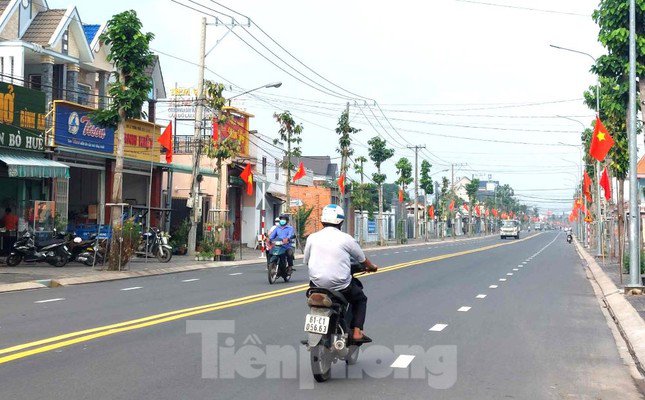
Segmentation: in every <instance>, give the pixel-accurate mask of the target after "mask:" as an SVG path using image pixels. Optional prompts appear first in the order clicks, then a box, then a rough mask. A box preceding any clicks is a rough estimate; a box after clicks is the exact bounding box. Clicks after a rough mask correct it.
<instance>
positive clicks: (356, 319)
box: [309, 278, 367, 334]
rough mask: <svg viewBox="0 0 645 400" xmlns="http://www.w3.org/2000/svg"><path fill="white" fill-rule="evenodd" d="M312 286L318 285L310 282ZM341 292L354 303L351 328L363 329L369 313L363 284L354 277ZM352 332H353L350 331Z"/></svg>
mask: <svg viewBox="0 0 645 400" xmlns="http://www.w3.org/2000/svg"><path fill="white" fill-rule="evenodd" d="M309 285H310V286H311V287H316V285H314V284H313V282H310V283H309ZM339 292H340V293H341V294H342V295H343V296H344V297H345V299H346V300H347V302H348V303H349V304H351V305H352V321H351V322H350V328H352V329H353V328H358V329H360V330H363V325H365V316H366V315H367V296H365V293H363V284H362V283H361V281H359V280H358V279H356V278H352V281H351V283H350V284H349V286H347V287H346V288H345V289H343V290H339ZM350 334H351V333H350Z"/></svg>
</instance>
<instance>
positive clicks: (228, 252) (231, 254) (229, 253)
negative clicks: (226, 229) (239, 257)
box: [220, 242, 235, 261]
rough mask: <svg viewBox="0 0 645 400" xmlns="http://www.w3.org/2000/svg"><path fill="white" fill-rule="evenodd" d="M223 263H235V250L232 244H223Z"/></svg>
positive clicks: (221, 257)
mask: <svg viewBox="0 0 645 400" xmlns="http://www.w3.org/2000/svg"><path fill="white" fill-rule="evenodd" d="M220 260H221V261H235V249H234V248H233V245H232V244H231V243H230V242H226V243H223V247H222V255H221V256H220Z"/></svg>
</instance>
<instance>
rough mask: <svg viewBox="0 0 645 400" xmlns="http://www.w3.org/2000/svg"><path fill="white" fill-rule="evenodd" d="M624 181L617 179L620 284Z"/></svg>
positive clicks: (621, 276)
mask: <svg viewBox="0 0 645 400" xmlns="http://www.w3.org/2000/svg"><path fill="white" fill-rule="evenodd" d="M624 196H625V181H624V180H623V179H619V180H618V235H617V236H618V245H617V247H618V270H619V274H618V275H619V276H620V283H621V285H622V283H623V261H624V260H623V253H624V250H625V248H624V245H623V242H624V240H625V238H624V237H623V236H624V235H623V230H624V225H625V223H624V219H623V213H624V212H625V210H624V208H625V207H624V203H623V202H624V199H625V197H624Z"/></svg>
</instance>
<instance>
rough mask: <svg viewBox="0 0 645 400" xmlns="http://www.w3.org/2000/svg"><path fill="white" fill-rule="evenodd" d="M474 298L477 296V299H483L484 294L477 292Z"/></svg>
mask: <svg viewBox="0 0 645 400" xmlns="http://www.w3.org/2000/svg"><path fill="white" fill-rule="evenodd" d="M475 298H477V299H485V298H486V295H485V294H478V295H477V296H475Z"/></svg>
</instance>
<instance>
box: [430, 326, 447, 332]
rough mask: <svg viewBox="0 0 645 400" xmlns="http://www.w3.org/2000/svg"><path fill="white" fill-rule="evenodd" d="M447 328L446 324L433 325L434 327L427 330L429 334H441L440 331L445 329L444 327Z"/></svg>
mask: <svg viewBox="0 0 645 400" xmlns="http://www.w3.org/2000/svg"><path fill="white" fill-rule="evenodd" d="M447 326H448V324H435V325H434V326H433V327H432V328H430V329H429V330H430V331H431V332H441V331H442V330H444V329H446V327H447Z"/></svg>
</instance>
